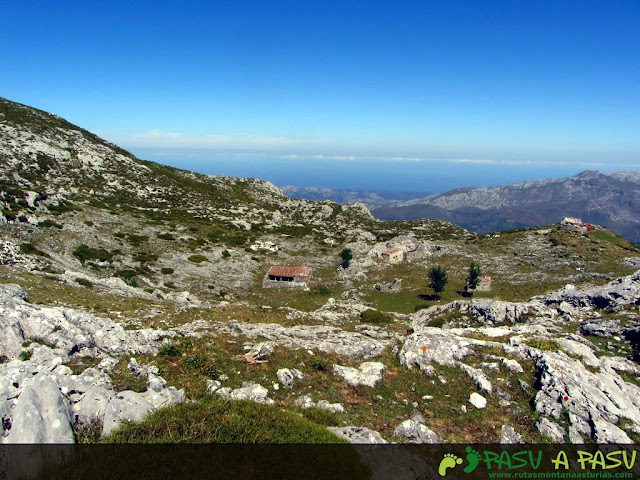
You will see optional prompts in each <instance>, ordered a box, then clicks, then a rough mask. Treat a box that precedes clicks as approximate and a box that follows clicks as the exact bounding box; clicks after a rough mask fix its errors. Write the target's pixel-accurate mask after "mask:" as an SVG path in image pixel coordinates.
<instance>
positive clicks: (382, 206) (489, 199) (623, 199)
mask: <svg viewBox="0 0 640 480" xmlns="http://www.w3.org/2000/svg"><path fill="white" fill-rule="evenodd" d="M289 191H291V192H294V193H295V195H296V196H297V197H298V198H307V197H313V196H314V195H315V190H313V189H305V188H297V189H289ZM335 192H336V193H335V194H334V195H332V193H331V190H330V189H323V190H322V194H323V198H325V199H333V200H336V201H344V200H349V199H352V200H354V201H360V202H363V203H365V205H367V206H368V207H369V208H370V210H371V212H372V213H373V214H374V215H375V216H376V217H378V218H380V219H382V220H415V219H419V218H431V219H438V220H444V221H448V222H452V223H454V224H456V225H460V226H461V227H463V228H466V229H468V230H471V231H474V232H477V233H489V232H492V231H499V230H508V229H513V228H527V227H536V226H542V225H548V224H553V223H557V222H560V221H561V220H562V219H563V218H564V217H579V218H582V220H583V221H585V222H589V223H596V224H599V225H603V226H604V227H607V228H609V229H610V230H612V231H614V232H616V233H618V234H620V235H622V236H623V237H625V238H627V239H629V240H630V241H632V242H634V243H636V244H639V243H640V213H639V212H640V173H638V172H632V171H622V172H615V173H608V174H605V173H601V172H598V171H592V170H585V171H583V172H580V173H578V174H576V175H574V176H572V177H566V178H554V179H546V180H532V181H526V182H518V183H511V184H507V185H502V186H494V187H464V188H457V189H454V190H450V191H448V192H444V193H439V194H433V195H427V196H421V197H417V198H412V199H409V200H397V199H394V198H393V195H392V194H386V196H385V194H377V195H371V194H368V193H367V192H361V191H353V192H349V191H343V190H340V191H335Z"/></svg>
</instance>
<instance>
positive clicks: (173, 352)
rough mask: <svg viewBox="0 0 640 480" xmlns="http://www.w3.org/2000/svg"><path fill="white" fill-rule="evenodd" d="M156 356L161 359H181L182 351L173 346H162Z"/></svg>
mask: <svg viewBox="0 0 640 480" xmlns="http://www.w3.org/2000/svg"><path fill="white" fill-rule="evenodd" d="M158 355H160V356H163V357H181V356H182V350H180V349H179V348H178V347H176V346H175V345H163V346H162V347H161V348H160V350H158Z"/></svg>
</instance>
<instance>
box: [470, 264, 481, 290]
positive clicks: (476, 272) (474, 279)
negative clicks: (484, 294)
mask: <svg viewBox="0 0 640 480" xmlns="http://www.w3.org/2000/svg"><path fill="white" fill-rule="evenodd" d="M481 274H482V272H481V271H480V267H479V266H478V264H477V263H476V262H471V265H470V266H469V276H468V277H467V292H469V291H470V292H471V293H473V292H474V291H475V289H476V288H478V283H480V275H481Z"/></svg>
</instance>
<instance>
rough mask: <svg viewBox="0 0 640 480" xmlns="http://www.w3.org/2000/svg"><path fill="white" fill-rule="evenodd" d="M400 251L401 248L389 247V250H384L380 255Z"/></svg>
mask: <svg viewBox="0 0 640 480" xmlns="http://www.w3.org/2000/svg"><path fill="white" fill-rule="evenodd" d="M401 251H402V249H401V248H391V249H389V250H385V251H384V252H382V255H393V254H394V253H398V252H401Z"/></svg>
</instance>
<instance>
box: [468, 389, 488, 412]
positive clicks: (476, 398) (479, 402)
mask: <svg viewBox="0 0 640 480" xmlns="http://www.w3.org/2000/svg"><path fill="white" fill-rule="evenodd" d="M469 403H470V404H471V405H473V406H474V407H476V408H477V409H481V408H485V407H486V406H487V399H486V398H484V397H483V396H482V395H480V394H479V393H476V392H473V393H472V394H471V395H470V396H469Z"/></svg>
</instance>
